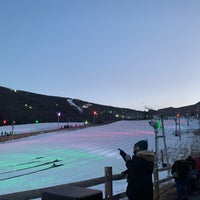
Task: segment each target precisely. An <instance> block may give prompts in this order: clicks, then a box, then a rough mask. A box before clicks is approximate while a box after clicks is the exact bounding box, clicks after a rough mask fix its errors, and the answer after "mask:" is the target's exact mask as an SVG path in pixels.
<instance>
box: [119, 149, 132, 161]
mask: <svg viewBox="0 0 200 200" xmlns="http://www.w3.org/2000/svg"><path fill="white" fill-rule="evenodd" d="M118 150H119V154H120V155H121V157H122V158H123V159H124V160H125V161H127V160H130V159H131V157H130V156H129V155H128V154H126V153H125V152H124V151H123V150H121V149H118Z"/></svg>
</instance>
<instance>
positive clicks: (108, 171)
mask: <svg viewBox="0 0 200 200" xmlns="http://www.w3.org/2000/svg"><path fill="white" fill-rule="evenodd" d="M112 199H113V186H112V167H105V200H112Z"/></svg>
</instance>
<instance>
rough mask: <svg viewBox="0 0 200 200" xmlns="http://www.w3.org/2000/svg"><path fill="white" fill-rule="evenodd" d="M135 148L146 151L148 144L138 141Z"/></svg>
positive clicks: (144, 141)
mask: <svg viewBox="0 0 200 200" xmlns="http://www.w3.org/2000/svg"><path fill="white" fill-rule="evenodd" d="M135 146H138V147H139V148H140V149H141V150H147V149H148V142H147V141H146V140H140V141H139V142H137V143H136V144H135Z"/></svg>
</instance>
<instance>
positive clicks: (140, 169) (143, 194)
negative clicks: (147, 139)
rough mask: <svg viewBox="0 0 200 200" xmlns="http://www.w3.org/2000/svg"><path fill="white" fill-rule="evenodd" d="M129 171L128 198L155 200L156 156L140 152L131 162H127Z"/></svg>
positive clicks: (131, 199)
mask: <svg viewBox="0 0 200 200" xmlns="http://www.w3.org/2000/svg"><path fill="white" fill-rule="evenodd" d="M126 166H127V169H128V178H127V181H128V186H127V190H126V193H127V196H128V198H129V199H130V200H153V181H152V173H153V168H154V154H153V153H151V152H149V151H146V150H144V151H139V152H138V153H137V154H136V155H135V156H133V157H132V159H131V160H128V161H126Z"/></svg>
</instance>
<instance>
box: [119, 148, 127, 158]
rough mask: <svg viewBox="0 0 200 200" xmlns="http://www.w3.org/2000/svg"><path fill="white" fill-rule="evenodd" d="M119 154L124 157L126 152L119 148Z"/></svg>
mask: <svg viewBox="0 0 200 200" xmlns="http://www.w3.org/2000/svg"><path fill="white" fill-rule="evenodd" d="M119 154H120V155H121V156H122V158H124V157H125V156H126V153H125V152H124V151H123V150H121V149H119Z"/></svg>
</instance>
